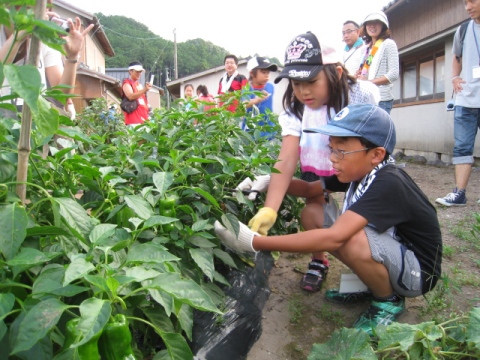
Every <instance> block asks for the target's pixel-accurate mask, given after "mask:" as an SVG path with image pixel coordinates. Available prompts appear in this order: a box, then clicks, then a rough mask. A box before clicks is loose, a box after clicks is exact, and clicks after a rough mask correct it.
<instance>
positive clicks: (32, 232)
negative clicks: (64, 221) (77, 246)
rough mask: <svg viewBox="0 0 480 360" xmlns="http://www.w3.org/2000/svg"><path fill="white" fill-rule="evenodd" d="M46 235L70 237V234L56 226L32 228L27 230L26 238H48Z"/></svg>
mask: <svg viewBox="0 0 480 360" xmlns="http://www.w3.org/2000/svg"><path fill="white" fill-rule="evenodd" d="M48 235H63V236H70V233H68V232H67V231H65V230H63V229H62V228H59V227H56V226H34V227H31V228H28V229H27V236H48Z"/></svg>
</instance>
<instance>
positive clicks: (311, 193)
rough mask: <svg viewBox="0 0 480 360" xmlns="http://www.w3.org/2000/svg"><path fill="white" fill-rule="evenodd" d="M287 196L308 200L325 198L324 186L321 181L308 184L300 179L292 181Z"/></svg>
mask: <svg viewBox="0 0 480 360" xmlns="http://www.w3.org/2000/svg"><path fill="white" fill-rule="evenodd" d="M287 194H288V195H293V196H296V197H304V198H307V199H308V198H314V197H317V196H323V186H322V183H321V181H320V180H318V181H314V182H308V181H305V180H300V179H292V181H291V183H290V186H289V187H288V190H287Z"/></svg>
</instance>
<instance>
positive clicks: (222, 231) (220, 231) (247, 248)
mask: <svg viewBox="0 0 480 360" xmlns="http://www.w3.org/2000/svg"><path fill="white" fill-rule="evenodd" d="M238 225H239V226H240V230H239V232H238V238H237V236H236V235H235V234H234V233H232V232H231V231H230V230H228V229H227V228H226V227H224V226H223V225H222V224H221V223H220V222H219V221H215V225H214V230H215V234H217V236H218V237H219V238H220V240H221V241H222V243H223V245H225V246H226V247H227V248H229V249H230V250H233V251H235V252H238V253H242V254H243V253H252V252H253V253H257V251H256V250H255V249H254V248H253V245H252V242H253V236H254V235H258V233H256V232H253V231H252V230H250V229H249V228H248V227H247V225H245V224H242V223H241V222H238Z"/></svg>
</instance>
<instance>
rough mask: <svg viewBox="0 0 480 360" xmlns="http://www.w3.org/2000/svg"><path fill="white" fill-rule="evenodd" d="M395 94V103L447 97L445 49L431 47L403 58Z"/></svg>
mask: <svg viewBox="0 0 480 360" xmlns="http://www.w3.org/2000/svg"><path fill="white" fill-rule="evenodd" d="M442 46H444V44H442ZM393 95H394V98H395V101H394V103H395V104H408V103H414V102H415V103H418V102H423V101H425V102H428V101H430V100H434V99H445V51H444V49H443V48H442V49H439V47H436V48H434V49H432V48H430V49H428V50H422V51H420V52H417V53H415V54H410V55H408V56H405V57H403V58H401V59H400V77H399V81H396V82H395V83H394V86H393Z"/></svg>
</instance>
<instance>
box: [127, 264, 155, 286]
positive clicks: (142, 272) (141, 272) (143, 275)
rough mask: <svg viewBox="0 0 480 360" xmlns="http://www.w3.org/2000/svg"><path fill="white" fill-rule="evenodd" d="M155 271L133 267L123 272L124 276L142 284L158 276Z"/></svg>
mask: <svg viewBox="0 0 480 360" xmlns="http://www.w3.org/2000/svg"><path fill="white" fill-rule="evenodd" d="M160 274H161V273H159V272H158V271H156V270H152V269H146V268H144V267H143V266H135V267H133V268H128V269H126V270H125V275H126V276H128V277H131V278H132V279H134V280H135V281H138V282H142V281H145V280H148V279H153V278H155V277H157V276H158V275H160Z"/></svg>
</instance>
